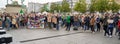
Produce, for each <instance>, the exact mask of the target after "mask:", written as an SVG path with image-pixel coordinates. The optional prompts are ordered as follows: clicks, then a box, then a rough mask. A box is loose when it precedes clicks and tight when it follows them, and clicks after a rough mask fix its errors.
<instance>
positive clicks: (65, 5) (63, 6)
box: [61, 0, 70, 12]
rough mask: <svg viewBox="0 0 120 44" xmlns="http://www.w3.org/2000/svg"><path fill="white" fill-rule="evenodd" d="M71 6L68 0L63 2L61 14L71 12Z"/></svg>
mask: <svg viewBox="0 0 120 44" xmlns="http://www.w3.org/2000/svg"><path fill="white" fill-rule="evenodd" d="M69 7H70V5H69V3H68V2H67V1H66V0H63V2H62V7H61V12H70V8H69Z"/></svg>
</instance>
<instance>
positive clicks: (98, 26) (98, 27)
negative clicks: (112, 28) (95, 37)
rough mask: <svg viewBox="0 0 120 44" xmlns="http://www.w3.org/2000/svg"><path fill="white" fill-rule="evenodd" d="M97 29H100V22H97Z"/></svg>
mask: <svg viewBox="0 0 120 44" xmlns="http://www.w3.org/2000/svg"><path fill="white" fill-rule="evenodd" d="M97 31H100V23H97Z"/></svg>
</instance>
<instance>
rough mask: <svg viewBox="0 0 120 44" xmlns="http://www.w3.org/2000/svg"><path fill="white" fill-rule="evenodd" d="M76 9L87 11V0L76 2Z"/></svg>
mask: <svg viewBox="0 0 120 44" xmlns="http://www.w3.org/2000/svg"><path fill="white" fill-rule="evenodd" d="M74 10H75V11H78V12H82V13H84V12H86V3H85V0H79V2H77V3H76V4H75V7H74Z"/></svg>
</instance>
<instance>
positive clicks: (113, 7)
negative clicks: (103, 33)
mask: <svg viewBox="0 0 120 44" xmlns="http://www.w3.org/2000/svg"><path fill="white" fill-rule="evenodd" d="M109 6H110V10H112V12H118V11H119V9H120V5H119V4H117V3H116V2H115V0H112V1H111V4H109Z"/></svg>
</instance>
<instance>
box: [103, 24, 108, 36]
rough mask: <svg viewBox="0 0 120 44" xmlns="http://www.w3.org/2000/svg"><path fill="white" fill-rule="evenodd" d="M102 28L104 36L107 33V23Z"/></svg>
mask: <svg viewBox="0 0 120 44" xmlns="http://www.w3.org/2000/svg"><path fill="white" fill-rule="evenodd" d="M103 29H104V31H105V33H104V36H106V34H108V35H109V32H108V28H107V25H104V26H103Z"/></svg>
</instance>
